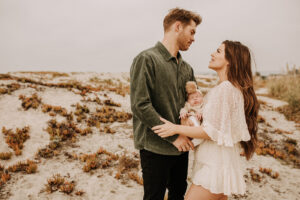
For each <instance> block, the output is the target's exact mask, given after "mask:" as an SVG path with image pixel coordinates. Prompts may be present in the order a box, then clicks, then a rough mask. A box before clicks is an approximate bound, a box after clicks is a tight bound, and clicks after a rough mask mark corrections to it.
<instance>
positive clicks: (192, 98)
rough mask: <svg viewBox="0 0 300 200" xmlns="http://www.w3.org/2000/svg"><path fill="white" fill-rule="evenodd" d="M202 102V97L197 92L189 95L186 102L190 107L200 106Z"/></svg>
mask: <svg viewBox="0 0 300 200" xmlns="http://www.w3.org/2000/svg"><path fill="white" fill-rule="evenodd" d="M202 101H203V97H202V95H201V94H200V93H199V92H195V93H192V94H190V95H189V97H188V102H189V103H190V104H191V106H196V105H199V104H201V103H202Z"/></svg>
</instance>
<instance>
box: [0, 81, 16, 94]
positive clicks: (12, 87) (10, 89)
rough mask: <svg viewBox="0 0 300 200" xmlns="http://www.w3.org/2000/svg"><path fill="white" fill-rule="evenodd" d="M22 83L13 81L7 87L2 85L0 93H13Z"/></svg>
mask: <svg viewBox="0 0 300 200" xmlns="http://www.w3.org/2000/svg"><path fill="white" fill-rule="evenodd" d="M20 87H21V85H20V84H18V83H11V84H8V85H6V88H5V87H0V94H11V93H12V92H14V91H16V90H18V89H20Z"/></svg>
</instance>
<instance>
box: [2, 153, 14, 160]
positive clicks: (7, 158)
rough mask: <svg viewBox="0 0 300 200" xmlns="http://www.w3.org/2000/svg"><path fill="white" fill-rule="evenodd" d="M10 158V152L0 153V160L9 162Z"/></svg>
mask: <svg viewBox="0 0 300 200" xmlns="http://www.w3.org/2000/svg"><path fill="white" fill-rule="evenodd" d="M11 156H12V153H11V152H1V153H0V160H9V159H10V158H11Z"/></svg>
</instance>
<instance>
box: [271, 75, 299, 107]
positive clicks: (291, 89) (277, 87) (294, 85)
mask: <svg viewBox="0 0 300 200" xmlns="http://www.w3.org/2000/svg"><path fill="white" fill-rule="evenodd" d="M267 87H268V90H269V94H270V95H271V96H273V97H275V98H279V99H282V100H285V101H287V102H288V104H289V107H290V108H291V109H292V111H294V112H298V111H300V75H284V76H279V77H273V78H272V79H270V80H269V81H268V84H267Z"/></svg>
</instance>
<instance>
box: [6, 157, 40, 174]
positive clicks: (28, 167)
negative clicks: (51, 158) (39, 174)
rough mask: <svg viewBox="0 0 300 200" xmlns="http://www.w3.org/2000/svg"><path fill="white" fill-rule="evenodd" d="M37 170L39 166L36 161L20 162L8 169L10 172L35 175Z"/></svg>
mask: <svg viewBox="0 0 300 200" xmlns="http://www.w3.org/2000/svg"><path fill="white" fill-rule="evenodd" d="M36 170H37V164H36V163H35V162H34V161H31V160H27V161H26V162H18V163H17V164H15V165H13V166H10V167H8V171H10V172H24V173H27V174H33V173H35V172H36Z"/></svg>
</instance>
